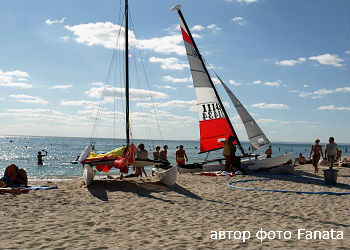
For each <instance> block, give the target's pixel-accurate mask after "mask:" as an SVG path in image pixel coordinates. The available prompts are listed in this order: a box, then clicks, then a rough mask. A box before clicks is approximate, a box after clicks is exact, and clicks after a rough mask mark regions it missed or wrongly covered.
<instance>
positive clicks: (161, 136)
mask: <svg viewBox="0 0 350 250" xmlns="http://www.w3.org/2000/svg"><path fill="white" fill-rule="evenodd" d="M129 16H130V21H131V25H132V27H133V30H134V35H135V40H136V46H137V48H138V51H139V57H140V60H141V65H142V69H143V73H144V76H145V80H146V83H147V86H148V90H149V95H150V98H151V103H152V107H153V112H154V115H155V117H156V121H157V126H158V131H159V134H160V138H161V140H162V144H163V146H164V140H163V135H162V131H161V129H160V125H159V120H158V116H157V112H156V108H155V105H154V102H153V97H152V94H151V88H150V85H149V81H148V77H147V74H146V69H145V65H144V61H143V58H142V55H141V51H140V47H139V43H138V40H137V35H136V31H135V27H134V22H133V19H132V15H131V12H130V13H129Z"/></svg>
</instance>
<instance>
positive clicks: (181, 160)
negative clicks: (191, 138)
mask: <svg viewBox="0 0 350 250" xmlns="http://www.w3.org/2000/svg"><path fill="white" fill-rule="evenodd" d="M185 158H186V161H188V158H187V155H186V151H185V150H184V146H183V145H180V149H179V150H177V151H176V163H177V165H178V166H183V165H185Z"/></svg>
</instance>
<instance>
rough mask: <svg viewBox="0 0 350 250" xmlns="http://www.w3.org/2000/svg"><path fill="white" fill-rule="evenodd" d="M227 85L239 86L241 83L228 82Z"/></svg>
mask: <svg viewBox="0 0 350 250" xmlns="http://www.w3.org/2000/svg"><path fill="white" fill-rule="evenodd" d="M229 83H231V84H232V85H233V86H239V85H241V83H239V82H237V81H235V80H230V81H229Z"/></svg>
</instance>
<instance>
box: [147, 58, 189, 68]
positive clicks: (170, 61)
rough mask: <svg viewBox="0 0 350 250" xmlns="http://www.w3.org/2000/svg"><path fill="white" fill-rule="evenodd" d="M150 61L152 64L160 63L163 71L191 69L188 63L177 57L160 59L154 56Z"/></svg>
mask: <svg viewBox="0 0 350 250" xmlns="http://www.w3.org/2000/svg"><path fill="white" fill-rule="evenodd" d="M148 61H149V62H151V63H160V64H161V66H160V67H161V68H162V69H173V70H183V69H184V68H189V67H190V66H189V65H188V63H185V62H182V61H180V60H179V59H178V58H176V57H168V58H158V57H153V56H152V57H151V58H149V60H148Z"/></svg>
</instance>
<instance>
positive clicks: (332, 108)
mask: <svg viewBox="0 0 350 250" xmlns="http://www.w3.org/2000/svg"><path fill="white" fill-rule="evenodd" d="M317 110H347V111H350V107H336V106H335V105H329V106H321V107H319V108H318V109H317Z"/></svg>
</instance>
